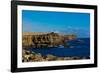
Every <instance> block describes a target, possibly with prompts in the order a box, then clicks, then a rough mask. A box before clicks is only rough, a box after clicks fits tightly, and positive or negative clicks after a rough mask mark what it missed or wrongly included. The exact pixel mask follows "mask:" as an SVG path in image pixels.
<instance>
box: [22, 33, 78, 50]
mask: <svg viewBox="0 0 100 73" xmlns="http://www.w3.org/2000/svg"><path fill="white" fill-rule="evenodd" d="M75 38H76V37H75V36H74V35H68V36H67V35H66V36H65V35H61V34H58V33H54V32H51V33H36V32H35V33H34V32H32V33H28V32H27V33H23V40H22V44H23V48H49V47H59V46H60V45H63V46H64V47H67V43H66V41H67V40H72V39H75Z"/></svg>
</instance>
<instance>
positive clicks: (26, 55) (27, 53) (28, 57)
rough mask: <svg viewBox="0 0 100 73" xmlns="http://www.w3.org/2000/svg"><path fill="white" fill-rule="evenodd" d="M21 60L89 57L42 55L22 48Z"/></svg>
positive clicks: (84, 57) (57, 59)
mask: <svg viewBox="0 0 100 73" xmlns="http://www.w3.org/2000/svg"><path fill="white" fill-rule="evenodd" d="M22 55H23V56H22V58H23V59H22V62H42V61H61V60H62V61H63V60H66V61H67V60H80V59H90V57H86V56H83V57H79V56H66V57H58V56H55V55H52V54H48V55H46V56H43V55H42V54H41V53H35V52H31V51H28V50H23V53H22Z"/></svg>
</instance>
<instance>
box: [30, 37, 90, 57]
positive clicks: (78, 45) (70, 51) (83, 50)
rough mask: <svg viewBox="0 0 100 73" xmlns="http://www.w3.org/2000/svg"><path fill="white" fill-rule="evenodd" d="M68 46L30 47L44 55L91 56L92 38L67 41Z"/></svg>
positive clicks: (31, 49)
mask: <svg viewBox="0 0 100 73" xmlns="http://www.w3.org/2000/svg"><path fill="white" fill-rule="evenodd" d="M66 44H67V45H68V47H67V48H64V47H63V46H62V45H61V46H59V47H54V48H30V49H29V50H30V51H34V52H36V53H41V54H42V55H43V56H46V55H48V54H52V55H55V56H58V57H68V56H79V57H89V56H90V38H78V39H75V40H70V41H67V43H66Z"/></svg>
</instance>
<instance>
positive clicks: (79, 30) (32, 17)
mask: <svg viewBox="0 0 100 73" xmlns="http://www.w3.org/2000/svg"><path fill="white" fill-rule="evenodd" d="M22 25H23V32H56V33H61V34H75V35H77V36H78V37H90V14H89V13H76V12H52V11H34V10H33V11H32V10H23V11H22Z"/></svg>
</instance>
